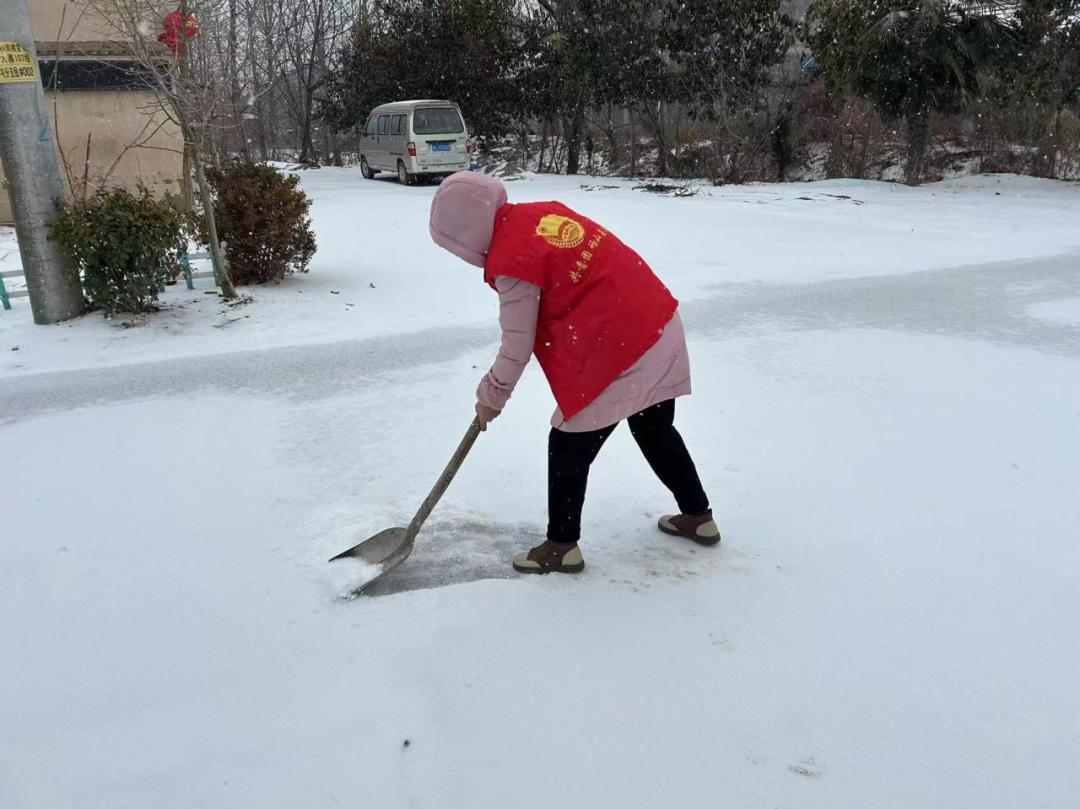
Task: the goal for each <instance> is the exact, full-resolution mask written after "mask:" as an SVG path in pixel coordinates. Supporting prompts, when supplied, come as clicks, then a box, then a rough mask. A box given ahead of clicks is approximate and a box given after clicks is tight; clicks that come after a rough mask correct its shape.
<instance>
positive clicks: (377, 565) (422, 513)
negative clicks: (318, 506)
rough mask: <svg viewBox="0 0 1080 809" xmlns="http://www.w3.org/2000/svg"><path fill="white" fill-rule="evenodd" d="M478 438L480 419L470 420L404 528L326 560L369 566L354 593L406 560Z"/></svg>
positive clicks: (394, 529) (365, 541) (372, 539)
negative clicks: (366, 577) (444, 466)
mask: <svg viewBox="0 0 1080 809" xmlns="http://www.w3.org/2000/svg"><path fill="white" fill-rule="evenodd" d="M478 435H480V420H479V419H473V423H472V424H470V425H469V431H468V432H467V433H465V437H464V438H463V439H461V443H460V444H458V448H457V450H455V451H454V455H453V457H452V458H450V463H448V464H447V465H446V469H444V470H443V473H442V475H440V476H439V479H438V480H437V481H436V482H435V486H434V488H432V490H431V494H429V495H428V496H427V499H426V500H424V503H423V505H421V506H420V510H419V511H417V512H416V516H415V517H413V519H412V522H411V523H409V527H408V528H387V529H386V530H385V531H380V532H379V533H377V534H376V535H375V536H373V537H371V538H370V539H365V540H364V541H363V542H361V543H360V544H359V545H354V546H353V547H351V548H349V549H348V550H347V551H343V552H342V553H339V554H338V555H337V556H335V557H333V558H332V559H330V561H331V562H333V561H335V560H337V559H349V558H352V559H359V560H360V561H361V562H363V563H364V564H366V565H368V566H370V567H369V573H368V579H367V581H365V582H364V583H363V584H361V585H360V586H359V587H358V588H356V590H355V591H354V592H356V593H359V592H362V591H363V590H364V589H365V588H366V587H367V586H368V585H370V584H371V583H372V582H375V581H377V580H379V579H381V578H382V577H383V576H385V575H386V574H387V573H388V572H389V571H391V570H393V569H394V568H395V567H397V566H398V565H400V564H401V563H402V562H404V561H405V560H406V559H408V558H409V554H410V553H412V549H413V543H414V542H415V541H416V535H417V534H418V533H420V528H421V526H423V524H424V521H425V520H427V518H428V515H430V514H431V511H432V509H434V508H435V504H436V503H438V502H439V499H440V498H441V497H442V496H443V493H444V492H445V491H446V490H447V488H449V486H450V481H452V480H453V479H454V475H456V474H457V471H458V469H460V468H461V464H462V462H463V461H464V460H465V456H466V455H468V454H469V450H470V449H472V446H473V444H475V443H476V437H477V436H478Z"/></svg>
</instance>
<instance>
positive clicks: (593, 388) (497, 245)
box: [484, 202, 679, 419]
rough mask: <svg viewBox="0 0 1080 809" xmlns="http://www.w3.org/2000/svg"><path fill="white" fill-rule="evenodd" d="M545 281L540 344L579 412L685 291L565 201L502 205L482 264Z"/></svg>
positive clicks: (547, 365)
mask: <svg viewBox="0 0 1080 809" xmlns="http://www.w3.org/2000/svg"><path fill="white" fill-rule="evenodd" d="M500 275H507V276H510V277H512V278H519V279H521V280H523V281H528V282H529V283H530V284H535V285H536V286H538V287H540V290H541V294H540V315H539V318H538V322H537V329H536V343H535V344H534V346H533V353H534V354H535V355H536V359H537V360H538V361H539V362H540V367H541V368H543V370H544V375H545V376H547V380H548V384H549V385H551V392H552V393H553V394H555V401H557V402H558V403H559V408H560V409H561V410H562V413H563V417H564V418H567V419H571V418H573V417H574V416H575V415H577V414H578V413H579V412H581V410H583V409H584V408H585V407H586V406H588V405H589V404H590V403H591V402H592V401H593V400H594V399H596V397H597V396H599V395H600V394H601V393H602V392H603V390H604V389H605V388H606V387H607V386H608V385H610V384H611V383H612V382H614V381H615V379H616V378H618V377H619V375H620V374H622V373H623V372H624V371H626V370H627V369H628V368H630V367H631V366H632V365H633V364H634V363H635V362H637V361H638V360H639V359H641V357H642V355H643V354H644V353H645V352H646V351H648V350H649V349H650V348H652V346H653V345H654V344H655V343H656V341H657V340H659V339H660V335H661V333H662V332H663V330H664V326H666V325H667V323H668V321H670V320H671V318H672V316H673V315H674V314H675V308H676V307H677V306H678V305H679V304H678V301H676V300H675V298H673V297H672V296H671V293H670V292H668V290H667V287H665V286H664V285H663V284H662V283H660V279H658V278H657V277H656V276H655V275H653V272H652V270H651V269H649V265H647V264H646V263H645V262H644V261H643V260H642V258H641V257H640V256H639V255H638V254H637V253H635V252H634V251H633V250H631V249H630V248H629V247H627V246H626V245H625V244H623V243H622V242H620V241H619V240H618V239H617V238H615V237H614V236H613V235H612V234H611V233H609V232H608V231H606V230H604V229H603V228H602V227H600V226H599V225H598V224H596V223H595V222H593V221H591V220H589V219H586V218H585V217H584V216H581V215H580V214H578V213H575V212H574V211H572V210H570V209H569V208H567V207H566V206H565V205H563V204H561V203H558V202H532V203H527V204H522V205H511V204H507V205H504V206H503V207H502V208H500V209H499V211H498V213H497V214H496V217H495V236H494V238H493V240H492V242H491V250H490V251H489V252H488V256H487V261H486V263H485V266H484V280H485V281H487V282H488V284H490V285H491V286H492V287H493V288H494V286H495V279H496V278H497V277H498V276H500Z"/></svg>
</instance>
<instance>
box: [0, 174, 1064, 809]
mask: <svg viewBox="0 0 1080 809" xmlns="http://www.w3.org/2000/svg"><path fill="white" fill-rule="evenodd" d="M582 185H585V186H588V187H589V188H591V189H594V190H585V189H583V188H582ZM601 186H615V187H614V188H603V187H601ZM304 187H305V189H306V190H307V191H308V192H309V193H310V194H311V195H312V197H313V198H314V200H315V204H314V206H313V217H314V225H315V229H316V232H317V236H318V238H319V241H320V252H319V253H318V255H317V256H316V258H315V260H314V262H313V264H312V272H311V273H310V275H306V276H298V277H295V278H292V279H289V280H288V281H287V282H286V283H285V284H283V285H282V286H281V287H278V288H275V289H267V290H264V289H257V290H254V295H255V298H256V301H255V303H252V304H249V305H247V306H244V307H239V308H236V309H229V308H225V307H222V305H221V304H220V303H218V302H217V301H216V300H215V299H214V298H212V297H211V296H208V295H205V294H203V293H204V290H205V286H203V287H200V289H198V290H196V291H195V292H194V293H192V292H188V291H185V290H175V291H170V292H169V293H168V294H167V295H166V298H165V302H166V303H167V304H168V308H167V309H166V310H165V311H163V312H161V313H159V314H157V315H154V316H153V317H151V318H149V319H147V320H145V321H139V322H136V323H135V324H133V325H131V327H129V328H122V327H121V326H120V324H119V323H117V322H107V321H104V320H102V319H101V318H100V317H99V316H96V315H92V316H89V317H86V318H83V319H81V320H79V321H78V322H76V323H73V324H65V325H60V326H52V327H35V326H33V325H32V324H31V323H30V317H29V310H28V305H27V302H26V301H25V299H22V300H16V302H15V307H16V308H15V310H14V311H13V312H0V356H2V357H3V360H2V361H0V376H2V378H0V458H2V462H0V639H2V646H0V648H2V650H3V651H2V654H0V684H2V686H3V687H2V688H0V806H2V807H4V809H7V808H8V807H12V809H16V808H17V809H24V807H25V808H28V809H37V808H38V807H48V808H49V809H52V807H60V806H62V807H65V808H67V807H78V808H79V809H82V808H83V807H85V808H86V809H99V807H109V809H126V808H127V807H131V808H132V809H145V808H146V807H151V806H152V807H155V809H190V807H196V806H198V807H237V806H259V807H290V808H291V807H312V808H314V807H332V806H337V805H343V806H357V807H379V808H380V809H383V807H399V806H400V807H469V809H477V807H489V806H490V807H500V808H501V807H506V806H512V807H550V806H571V807H576V806H581V807H586V806H587V807H590V808H593V807H638V806H642V807H644V806H658V805H661V806H680V807H682V806H686V807H698V806H714V805H723V806H731V807H751V808H753V809H757V807H772V806H776V807H830V809H835V808H836V807H896V809H911V807H942V808H943V809H945V808H946V807H947V808H948V809H954V808H955V807H972V808H973V809H974V808H976V807H977V809H992V808H994V807H1001V809H1017V807H1048V808H1052V809H1074V808H1075V807H1076V806H1077V805H1078V804H1077V796H1078V795H1080V767H1078V766H1077V761H1080V643H1077V616H1078V615H1080V543H1078V542H1077V540H1076V537H1077V526H1078V525H1080V495H1078V492H1080V227H1077V225H1076V223H1077V221H1078V217H1080V187H1077V186H1072V185H1066V184H1061V183H1047V182H1039V181H1033V180H1025V179H1020V178H1010V177H976V178H969V179H965V180H958V181H951V182H949V183H945V184H939V185H934V186H929V187H926V188H920V189H909V188H905V187H900V186H887V185H877V184H871V183H861V182H858V183H857V182H838V181H832V182H828V183H818V184H810V185H792V186H750V187H743V188H726V189H703V190H702V192H701V193H699V194H698V195H697V196H695V197H692V198H678V199H675V198H665V197H659V196H656V195H652V194H647V193H643V192H641V191H635V190H633V189H632V188H631V187H630V184H628V183H622V182H618V181H611V180H608V179H602V180H601V179H597V180H581V179H578V180H570V179H567V178H549V177H545V178H529V179H526V180H523V181H519V182H515V183H513V184H511V185H510V193H511V198H512V199H514V200H535V199H545V198H559V199H561V200H563V201H565V202H567V203H568V204H570V205H571V206H574V207H577V208H579V209H581V210H582V211H583V213H586V214H588V215H590V216H592V217H594V218H596V219H598V220H599V221H601V222H603V223H605V224H607V225H608V226H610V227H611V228H612V230H613V231H614V232H616V233H618V234H619V235H620V236H621V237H622V238H624V239H625V240H626V241H628V242H629V243H630V244H632V245H633V246H635V247H636V248H638V249H639V251H640V252H642V253H643V254H644V255H645V256H646V258H647V259H648V260H649V261H650V262H651V263H652V264H653V265H654V267H655V269H656V270H657V271H658V273H659V274H660V275H661V276H662V277H663V278H664V279H665V281H667V282H668V284H669V286H671V288H672V289H673V290H674V291H675V293H676V295H677V296H678V297H679V298H680V299H681V300H682V302H683V304H682V312H683V316H684V319H685V321H686V324H687V328H688V334H689V339H690V350H691V358H692V364H693V368H694V383H695V394H694V396H693V397H691V398H689V399H686V400H682V401H681V402H680V404H679V415H678V423H679V425H680V427H681V429H682V431H683V433H684V435H685V437H686V439H687V443H688V444H689V446H690V448H691V451H692V452H693V453H694V455H695V457H696V459H697V461H698V466H699V468H700V470H701V472H702V476H703V479H704V481H705V484H706V488H707V489H708V490H709V492H710V494H711V496H712V498H713V502H714V505H715V507H716V509H717V512H718V514H719V516H720V522H721V527H722V529H723V530H724V533H725V541H724V544H723V545H722V546H721V547H720V548H718V549H700V548H697V547H696V546H686V545H683V544H679V543H678V542H674V541H673V540H671V539H669V538H667V537H664V536H662V535H660V534H659V533H657V532H656V531H655V528H654V527H653V525H654V520H655V517H656V516H657V515H658V514H659V513H662V512H663V511H665V510H668V509H670V507H671V504H670V503H669V502H668V497H667V496H666V494H665V492H664V491H662V490H661V488H660V486H659V484H658V483H657V482H656V481H655V480H654V479H653V478H652V476H651V473H650V472H649V470H648V468H647V467H646V465H645V463H644V462H643V461H642V460H641V458H640V456H639V455H638V454H637V450H636V448H635V447H634V445H633V442H632V441H631V440H630V438H629V436H628V434H627V432H626V431H625V430H620V431H618V432H616V434H615V436H614V437H613V439H612V440H611V442H610V443H609V444H608V445H607V446H606V447H605V449H604V451H603V453H602V454H601V456H600V458H599V460H598V461H597V464H596V466H595V467H594V473H593V477H592V480H591V482H590V494H589V500H588V503H587V505H586V514H585V523H586V525H585V539H584V541H583V545H582V547H583V552H584V554H585V557H586V562H587V565H588V567H587V568H586V571H585V573H583V574H582V575H581V576H579V577H563V578H552V577H533V578H528V577H526V578H515V577H514V574H513V573H512V572H511V571H509V570H508V557H509V555H510V553H511V551H512V550H516V549H520V548H522V547H527V546H528V545H530V544H533V543H534V542H535V541H536V540H537V538H538V537H540V536H541V534H542V531H543V526H544V511H545V508H544V506H545V503H544V499H545V482H544V470H545V462H546V447H545V438H546V431H547V418H548V416H549V415H550V411H551V408H552V402H551V397H550V394H549V393H548V392H547V390H546V386H545V384H544V381H543V378H542V376H541V374H540V373H539V372H538V370H537V369H531V371H530V372H529V373H528V374H527V375H526V378H525V380H524V381H523V383H522V388H521V389H520V390H519V392H518V393H517V394H516V395H515V397H514V400H513V401H512V402H511V405H510V407H509V408H508V410H507V412H506V414H505V415H504V416H503V417H502V418H501V419H500V420H499V421H498V422H496V423H495V425H494V426H493V428H492V430H491V431H490V432H489V433H487V434H485V435H484V436H482V437H481V440H480V441H479V442H478V443H477V446H476V448H475V449H474V450H473V453H472V455H471V456H470V457H469V458H468V460H467V462H466V464H465V466H464V468H463V469H462V472H461V474H460V475H459V477H458V479H457V480H456V481H455V482H454V485H453V486H452V487H451V489H450V491H449V492H448V494H447V495H446V498H445V499H444V501H443V503H442V504H441V505H440V506H439V508H438V509H437V510H436V512H435V515H434V516H433V518H432V521H431V523H430V525H429V526H428V527H427V528H425V530H424V532H423V533H422V534H421V536H420V538H419V540H418V545H417V550H416V551H415V553H414V554H413V556H412V558H410V560H409V561H408V562H407V563H406V565H405V566H403V567H402V568H400V569H399V570H397V571H395V572H394V573H392V574H390V575H389V576H388V577H387V579H386V580H385V586H384V587H383V588H381V592H382V593H383V595H378V596H375V597H363V598H360V599H357V600H352V601H349V600H344V599H342V598H340V596H341V595H342V594H343V593H345V592H347V591H348V590H349V587H350V576H351V575H354V573H350V572H349V567H348V566H338V565H328V564H327V563H326V561H325V560H326V559H327V558H328V557H329V556H330V555H332V554H333V553H335V552H337V551H339V550H341V549H343V548H345V547H348V546H349V545H351V544H353V543H355V542H357V541H359V540H360V539H363V538H364V537H366V536H368V535H370V534H373V533H375V532H376V531H378V530H380V529H382V528H385V527H388V526H391V525H400V524H404V523H406V522H407V521H408V520H409V518H410V517H411V515H412V512H413V511H414V510H415V508H416V507H417V505H418V504H419V502H420V501H421V500H422V499H423V497H424V495H425V494H426V493H427V490H428V489H429V487H430V486H431V484H432V483H433V482H434V479H435V478H436V477H437V475H438V474H439V472H440V471H441V469H442V466H443V464H444V463H445V461H446V460H447V458H448V457H449V455H450V453H451V452H452V451H453V448H454V447H455V446H456V444H457V442H458V440H459V439H460V437H461V435H462V434H463V433H464V431H465V429H466V427H467V426H468V423H469V420H470V417H471V413H470V410H471V405H472V392H473V389H474V388H475V384H476V382H477V380H478V378H479V376H480V374H481V373H482V372H483V371H484V370H485V369H486V367H487V364H488V363H489V362H490V360H491V358H492V356H493V353H494V350H495V343H496V339H497V330H496V328H495V324H494V318H495V313H496V302H495V298H494V296H493V295H492V294H491V292H490V291H489V290H487V289H486V288H485V287H484V286H483V285H482V284H481V283H480V281H479V279H477V278H475V277H472V276H474V275H475V272H473V271H471V270H470V269H469V268H467V267H466V266H465V265H463V264H459V263H455V260H454V259H453V258H452V257H450V256H448V255H444V254H441V253H440V252H438V251H437V250H436V248H434V247H433V246H432V245H431V244H430V243H429V240H428V237H427V220H426V211H427V207H428V204H429V202H430V197H431V195H432V193H433V189H431V188H415V189H414V188H408V189H407V188H401V187H398V186H396V185H394V184H392V183H389V182H364V181H362V180H361V179H360V177H359V174H358V173H357V172H355V171H352V170H333V169H323V170H321V171H317V172H308V173H304ZM11 246H12V244H11V239H10V236H8V238H7V241H6V242H4V241H3V236H2V235H0V256H2V255H3V254H4V253H5V252H6V250H5V248H10V247H11ZM3 261H4V262H5V263H4V265H3V266H4V267H5V268H10V267H11V263H12V258H11V256H8V258H7V259H4V260H3ZM203 284H204V285H205V281H204V282H203ZM16 348H17V350H14V349H16Z"/></svg>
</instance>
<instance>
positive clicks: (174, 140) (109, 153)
mask: <svg viewBox="0 0 1080 809" xmlns="http://www.w3.org/2000/svg"><path fill="white" fill-rule="evenodd" d="M30 19H31V24H32V25H33V31H34V38H35V39H36V40H38V42H40V43H48V42H81V41H88V42H94V41H102V40H114V39H116V34H115V33H113V32H110V31H108V30H107V27H106V26H103V25H101V24H99V23H96V22H95V21H94V20H93V19H92V18H91V17H90V16H89V15H87V14H85V13H84V12H83V11H82V10H81V9H80V7H79V5H77V4H76V3H73V2H71V0H31V2H30ZM58 34H59V36H58ZM45 100H46V105H47V107H48V109H49V116H50V118H51V119H52V124H53V133H54V135H55V137H56V140H57V142H58V145H59V147H60V149H61V151H62V154H63V158H62V162H61V173H64V161H66V162H67V163H68V164H69V165H70V167H71V171H72V173H73V174H74V175H75V176H76V177H77V178H78V179H80V180H81V178H82V177H83V172H84V165H85V162H86V142H87V136H88V135H89V137H90V168H89V178H90V182H91V188H93V187H95V186H100V185H101V184H104V183H107V184H111V185H123V186H126V187H134V186H136V185H138V184H140V183H142V184H144V185H146V186H148V187H150V188H151V189H153V190H155V191H157V192H159V193H160V192H165V191H168V192H170V193H176V192H178V191H179V189H180V177H181V176H182V165H183V162H182V161H183V158H182V155H181V153H180V148H181V144H182V141H181V138H180V134H179V132H178V130H177V128H176V126H175V124H173V123H171V122H165V123H164V125H163V126H162V127H161V128H160V129H158V126H157V125H158V124H159V123H161V122H162V121H163V120H164V119H165V116H164V115H163V113H162V112H161V111H160V109H159V108H158V104H157V102H156V100H155V97H154V94H153V93H152V92H149V91H143V90H138V91H132V90H93V91H79V90H72V91H61V92H57V93H49V92H47V93H46V94H45ZM148 136H150V137H149V140H147V138H148ZM144 141H146V142H145V143H144ZM136 144H141V145H138V146H136ZM118 157H119V158H120V161H119V162H118V163H117V164H116V166H115V168H114V167H113V163H114V162H115V161H116V160H117V158H118ZM110 169H111V173H110ZM106 174H108V176H107V177H106ZM0 186H5V191H3V192H0V222H2V223H7V222H10V221H11V206H10V200H9V197H8V194H7V193H6V185H5V184H4V176H3V167H2V166H0Z"/></svg>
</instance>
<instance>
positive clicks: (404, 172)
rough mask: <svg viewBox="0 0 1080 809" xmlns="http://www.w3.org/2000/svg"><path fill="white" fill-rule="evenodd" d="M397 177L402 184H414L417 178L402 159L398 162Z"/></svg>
mask: <svg viewBox="0 0 1080 809" xmlns="http://www.w3.org/2000/svg"><path fill="white" fill-rule="evenodd" d="M397 178H398V182H399V183H401V184H402V185H412V184H413V182H414V181H415V178H414V177H413V175H412V174H409V171H408V169H406V168H405V164H404V163H403V162H401V161H400V160H399V161H398V162H397Z"/></svg>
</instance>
